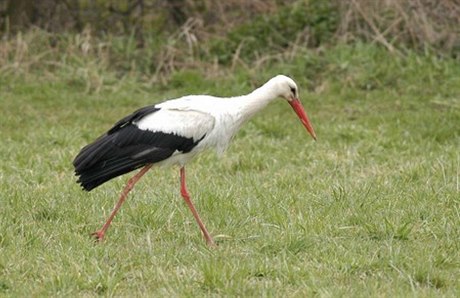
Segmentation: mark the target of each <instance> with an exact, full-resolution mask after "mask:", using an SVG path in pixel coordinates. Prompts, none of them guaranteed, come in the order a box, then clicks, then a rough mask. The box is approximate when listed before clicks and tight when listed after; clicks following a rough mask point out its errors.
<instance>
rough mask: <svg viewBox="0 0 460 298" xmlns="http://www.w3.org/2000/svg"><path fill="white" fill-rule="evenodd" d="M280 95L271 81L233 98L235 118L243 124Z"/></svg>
mask: <svg viewBox="0 0 460 298" xmlns="http://www.w3.org/2000/svg"><path fill="white" fill-rule="evenodd" d="M277 97H278V94H277V93H276V90H275V88H274V86H273V85H272V84H270V82H267V83H266V84H265V85H263V86H261V87H260V88H257V89H256V90H254V91H252V92H251V93H249V94H247V95H243V96H239V97H234V98H232V99H231V101H232V105H233V106H234V110H233V112H232V114H233V115H234V117H235V120H236V121H237V122H239V123H238V124H242V123H244V122H246V121H247V120H249V119H250V118H252V117H253V116H254V115H255V114H256V113H257V112H259V111H261V110H262V109H263V108H265V107H266V106H267V105H268V104H269V103H270V102H272V101H273V100H275V99H276V98H277Z"/></svg>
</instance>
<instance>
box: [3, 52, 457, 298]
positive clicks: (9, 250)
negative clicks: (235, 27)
mask: <svg viewBox="0 0 460 298" xmlns="http://www.w3.org/2000/svg"><path fill="white" fill-rule="evenodd" d="M277 73H286V74H290V75H292V76H293V77H294V78H295V79H296V81H297V82H298V84H299V86H300V90H301V98H302V101H303V103H304V105H305V107H306V109H307V111H308V113H309V116H310V118H311V120H312V122H313V125H314V127H315V130H316V132H317V135H318V142H316V143H315V142H313V141H312V140H311V138H310V137H309V136H308V134H307V133H306V131H305V129H303V127H302V126H301V124H300V123H299V122H298V120H297V119H296V116H295V114H294V113H293V112H292V111H291V110H290V108H289V106H288V105H287V104H285V103H284V102H282V101H280V102H276V103H273V104H272V105H270V106H269V107H268V108H267V109H266V110H265V111H263V112H262V113H261V114H260V115H258V116H257V117H256V118H255V119H254V120H252V121H251V122H250V123H248V124H247V125H246V126H245V127H244V128H243V129H242V131H241V132H240V133H239V134H238V136H237V137H236V138H235V140H234V142H233V144H232V146H231V147H230V148H229V150H228V152H227V153H226V155H225V157H224V158H223V159H222V160H218V159H217V158H216V157H215V156H214V154H213V153H209V154H205V155H203V156H200V157H199V158H198V159H197V160H195V161H194V162H193V163H191V164H190V165H189V166H188V185H189V190H190V192H191V194H192V198H193V199H194V201H195V203H196V206H197V208H198V210H199V212H200V213H201V215H202V217H203V219H204V221H205V223H206V224H207V226H208V229H209V230H210V232H211V233H212V234H213V235H214V237H215V239H216V240H217V241H218V243H219V247H218V248H217V249H209V248H207V247H206V246H205V243H204V241H203V239H202V237H201V235H200V232H199V229H198V227H197V225H196V223H195V222H194V220H193V217H192V215H191V214H190V212H189V210H188V209H187V207H186V206H185V204H184V203H183V201H182V198H181V197H180V193H179V181H178V169H177V168H171V169H155V170H152V171H151V172H149V174H148V175H147V176H146V177H145V178H144V179H143V180H142V181H141V182H140V183H139V184H138V185H137V186H136V188H135V189H134V190H133V192H132V193H131V195H130V197H129V198H128V200H127V203H126V204H125V205H124V206H123V208H122V210H121V212H120V213H119V215H118V216H117V217H116V218H115V221H114V222H113V225H112V227H111V228H110V229H109V231H108V234H107V238H106V241H105V242H104V243H102V244H95V243H94V242H93V240H92V239H91V238H90V237H89V234H90V233H91V232H93V231H95V230H96V229H98V228H99V227H100V226H101V224H102V223H103V221H104V220H105V219H106V217H107V216H108V214H109V212H110V210H111V208H112V207H113V205H114V203H115V201H116V200H117V197H118V195H119V192H120V190H121V188H122V187H123V184H124V182H125V181H126V179H127V177H121V178H117V179H115V180H113V181H111V182H109V183H107V184H105V185H103V186H101V187H100V188H98V189H96V190H95V191H93V192H91V193H86V192H83V191H81V190H80V189H79V187H78V185H77V184H76V183H75V177H74V176H73V168H72V165H71V161H72V159H73V157H74V156H75V155H76V154H77V153H78V151H79V149H80V148H81V147H82V146H83V145H85V144H87V143H88V142H90V141H92V140H93V139H94V138H95V137H97V136H98V135H99V134H101V133H102V132H104V130H106V129H108V128H109V127H110V126H111V125H112V124H113V123H114V122H115V121H116V120H118V119H119V118H120V117H122V116H124V115H125V114H127V113H129V112H131V111H133V110H134V109H136V108H138V107H141V106H144V105H147V104H151V103H154V102H158V101H161V100H162V99H164V98H171V97H175V96H179V95H183V94H187V93H190V92H192V93H198V92H200V90H201V92H200V93H212V94H222V95H231V94H241V93H244V92H248V91H250V89H251V88H252V87H253V86H254V85H257V84H260V83H262V82H263V81H265V80H266V79H268V78H269V77H271V76H272V75H275V74H277ZM102 75H103V74H102ZM71 78H72V75H71V74H69V75H68V76H65V75H63V76H62V77H61V78H54V79H52V80H50V79H47V78H46V77H45V78H40V77H38V76H33V75H31V76H27V75H19V76H14V75H8V76H1V82H0V104H1V109H2V117H1V118H0V124H1V142H2V144H1V146H0V156H2V162H1V163H0V179H1V180H0V182H1V185H0V196H1V199H0V296H12V297H15V296H69V295H70V296H77V295H78V296H97V295H103V296H128V295H136V296H142V295H150V296H170V295H173V296H203V295H205V296H241V297H248V296H278V297H284V296H287V297H305V296H307V297H308V296H313V295H318V296H326V297H327V296H353V297H356V296H358V297H368V296H388V297H392V296H400V297H403V296H431V297H438V296H451V297H454V296H458V295H459V294H460V284H459V282H458V280H460V254H459V251H460V190H459V183H460V182H459V179H460V150H459V148H460V65H459V62H458V61H455V60H440V59H438V58H436V57H435V56H434V55H430V54H426V55H416V54H411V53H409V54H408V55H407V57H405V58H398V57H395V56H392V55H390V54H388V53H387V52H385V51H384V50H381V49H379V48H377V47H373V46H366V45H355V46H338V47H335V48H332V49H328V50H325V51H324V52H323V53H319V54H315V53H312V52H305V53H299V54H298V55H297V56H296V57H295V58H294V59H293V60H292V61H286V62H285V63H278V64H273V65H271V66H267V67H266V68H264V69H263V70H254V71H244V70H238V71H237V74H236V75H234V76H232V77H227V78H223V77H216V78H214V79H212V80H209V81H208V80H206V79H205V78H204V76H202V74H200V73H194V72H184V73H177V75H176V76H175V77H173V78H172V83H173V86H174V88H170V89H168V88H167V87H164V86H157V87H155V86H148V85H146V84H145V83H142V84H140V83H137V82H136V81H134V80H131V79H127V80H123V81H121V82H119V83H116V82H112V83H111V84H112V85H103V87H102V88H100V90H99V91H98V92H93V91H94V90H90V89H87V88H85V83H84V82H83V81H79V80H78V79H77V80H76V81H74V80H72V79H71Z"/></svg>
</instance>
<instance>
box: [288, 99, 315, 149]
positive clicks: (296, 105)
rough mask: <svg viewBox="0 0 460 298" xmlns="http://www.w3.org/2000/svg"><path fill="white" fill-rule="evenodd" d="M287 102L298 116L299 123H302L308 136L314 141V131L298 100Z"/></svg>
mask: <svg viewBox="0 0 460 298" xmlns="http://www.w3.org/2000/svg"><path fill="white" fill-rule="evenodd" d="M288 102H289V104H290V105H291V107H292V108H293V109H294V111H295V113H296V114H297V116H299V118H300V121H302V124H303V126H305V128H306V129H307V130H308V132H309V133H310V135H311V136H312V137H313V139H314V140H315V141H316V134H315V130H314V129H313V126H312V125H311V122H310V120H309V119H308V116H307V113H306V112H305V109H304V108H303V106H302V103H301V102H300V100H299V99H298V98H295V99H294V100H291V101H288Z"/></svg>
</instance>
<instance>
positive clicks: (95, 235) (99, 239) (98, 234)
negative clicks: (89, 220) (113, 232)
mask: <svg viewBox="0 0 460 298" xmlns="http://www.w3.org/2000/svg"><path fill="white" fill-rule="evenodd" d="M91 236H92V237H93V238H94V239H95V240H96V241H97V242H102V240H104V231H96V232H94V233H92V234H91Z"/></svg>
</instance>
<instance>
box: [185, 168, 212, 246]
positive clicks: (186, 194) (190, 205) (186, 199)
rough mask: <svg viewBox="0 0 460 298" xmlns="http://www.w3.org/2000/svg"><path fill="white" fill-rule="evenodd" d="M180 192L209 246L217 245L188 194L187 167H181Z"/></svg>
mask: <svg viewBox="0 0 460 298" xmlns="http://www.w3.org/2000/svg"><path fill="white" fill-rule="evenodd" d="M180 192H181V195H182V197H183V198H184V200H185V203H187V205H188V207H189V208H190V210H191V211H192V213H193V216H194V217H195V220H196V222H197V223H198V225H199V226H200V229H201V231H202V232H203V236H204V238H206V243H207V244H208V245H209V246H216V245H215V244H214V240H212V237H211V235H209V233H208V230H206V227H205V226H204V224H203V222H202V221H201V218H200V216H199V215H198V212H197V211H196V209H195V206H193V203H192V201H191V200H190V195H189V194H188V191H187V187H186V185H185V168H184V167H182V168H180Z"/></svg>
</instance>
